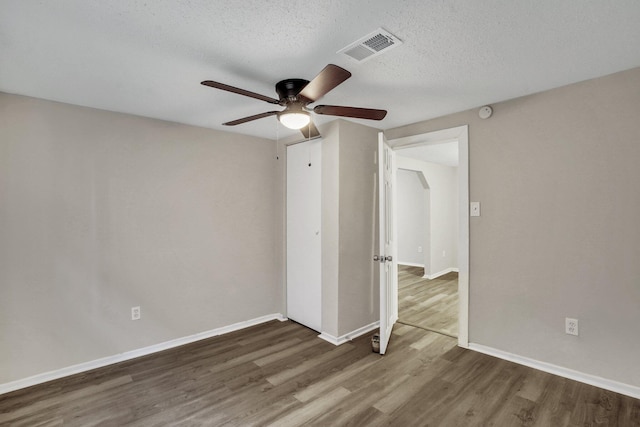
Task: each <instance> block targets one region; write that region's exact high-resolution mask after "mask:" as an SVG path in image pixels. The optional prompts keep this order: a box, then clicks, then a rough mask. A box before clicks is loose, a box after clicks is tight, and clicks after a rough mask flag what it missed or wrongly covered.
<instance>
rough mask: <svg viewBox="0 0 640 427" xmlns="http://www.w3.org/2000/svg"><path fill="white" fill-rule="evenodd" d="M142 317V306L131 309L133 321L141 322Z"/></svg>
mask: <svg viewBox="0 0 640 427" xmlns="http://www.w3.org/2000/svg"><path fill="white" fill-rule="evenodd" d="M140 317H142V313H141V312H140V306H137V307H131V320H140Z"/></svg>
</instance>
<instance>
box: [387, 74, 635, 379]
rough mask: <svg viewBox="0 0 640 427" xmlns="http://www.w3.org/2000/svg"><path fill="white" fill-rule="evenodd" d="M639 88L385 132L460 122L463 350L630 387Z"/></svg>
mask: <svg viewBox="0 0 640 427" xmlns="http://www.w3.org/2000/svg"><path fill="white" fill-rule="evenodd" d="M639 88H640V68H636V69H633V70H629V71H626V72H622V73H617V74H614V75H610V76H606V77H603V78H599V79H595V80H590V81H586V82H582V83H578V84H574V85H570V86H566V87H562V88H559V89H555V90H551V91H548V92H543V93H540V94H536V95H531V96H527V97H523V98H518V99H514V100H511V101H507V102H502V103H498V104H495V105H494V115H493V117H491V118H490V119H488V120H480V119H479V118H478V116H477V110H476V109H474V110H471V111H467V112H462V113H458V114H453V115H450V116H446V117H442V118H439V119H436V120H429V121H425V122H421V123H416V124H412V125H409V126H405V127H401V128H396V129H391V130H389V131H387V132H386V135H387V138H389V139H393V138H398V137H404V136H408V135H415V134H420V133H424V132H428V131H433V130H438V129H444V128H450V127H454V126H459V125H465V124H468V125H469V161H470V199H471V200H474V201H480V202H481V203H482V216H481V217H479V218H471V219H470V279H469V288H470V336H469V339H470V342H472V343H476V344H481V345H485V346H488V347H492V348H495V349H498V350H502V351H506V352H510V353H513V354H516V355H520V356H524V357H528V358H531V359H535V360H538V361H543V362H547V363H551V364H555V365H558V366H562V367H566V368H570V369H574V370H576V371H579V372H583V373H586V374H591V375H596V376H600V377H603V378H606V379H610V380H614V381H619V382H622V383H626V384H630V385H634V386H640V369H638V360H640V341H639V340H638V336H640V309H639V307H640V262H639V260H640V226H639V223H638V221H639V220H640V191H638V183H640V166H639V161H640V125H639V124H640V122H639V120H638V118H639V117H640V90H639ZM565 317H574V318H577V319H579V321H580V336H579V337H574V336H569V335H566V334H565V333H564V319H565Z"/></svg>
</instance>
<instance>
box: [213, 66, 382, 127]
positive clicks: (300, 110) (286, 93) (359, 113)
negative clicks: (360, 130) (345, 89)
mask: <svg viewBox="0 0 640 427" xmlns="http://www.w3.org/2000/svg"><path fill="white" fill-rule="evenodd" d="M349 77H351V73H350V72H348V71H347V70H345V69H344V68H341V67H338V66H337V65H333V64H329V65H327V66H326V67H324V69H323V70H322V71H320V74H318V75H317V76H316V77H314V79H313V80H311V81H308V80H304V79H286V80H281V81H279V82H278V83H277V84H276V93H277V94H278V96H279V99H275V98H271V97H269V96H265V95H261V94H259V93H255V92H251V91H248V90H244V89H240V88H237V87H234V86H229V85H227V84H224V83H219V82H214V81H212V80H205V81H203V82H202V83H201V84H203V85H205V86H209V87H212V88H214V89H220V90H225V91H227V92H232V93H236V94H238V95H244V96H248V97H249V98H254V99H259V100H261V101H264V102H268V103H269V104H278V105H281V106H283V107H285V109H284V110H283V111H268V112H265V113H260V114H255V115H253V116H249V117H243V118H241V119H237V120H232V121H230V122H226V123H223V125H225V126H236V125H239V124H242V123H247V122H250V121H252V120H257V119H262V118H264V117H269V116H277V117H278V120H279V121H280V123H282V124H283V125H285V126H286V127H288V128H289V129H299V130H300V131H301V132H302V134H303V135H304V137H305V138H314V137H316V136H319V135H320V133H319V132H318V129H317V128H316V127H315V125H314V124H313V120H311V114H310V112H313V113H315V114H324V115H330V116H340V117H352V118H357V119H367V120H382V119H384V117H385V116H386V115H387V112H386V110H376V109H373V108H359V107H343V106H339V105H316V106H315V107H314V108H308V107H307V106H308V105H309V104H311V103H313V102H316V101H317V100H318V99H320V98H322V97H323V96H324V95H326V94H327V93H328V92H329V91H331V90H333V89H334V88H335V87H336V86H338V85H339V84H341V83H342V82H344V81H345V80H347V79H348V78H349Z"/></svg>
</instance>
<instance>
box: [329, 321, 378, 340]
mask: <svg viewBox="0 0 640 427" xmlns="http://www.w3.org/2000/svg"><path fill="white" fill-rule="evenodd" d="M379 327H380V322H373V323H370V324H368V325H365V326H363V327H361V328H358V329H356V330H355V331H351V332H349V333H346V334H344V335H341V336H339V337H335V336H333V335H331V334H328V333H326V332H322V333H321V334H320V335H318V338H322V339H323V340H325V341H327V342H330V343H331V344H333V345H342V344H344V343H346V342H349V341H351V340H352V339H354V338H358V337H359V336H361V335H364V334H366V333H367V332H371V331H373V330H374V329H377V328H379Z"/></svg>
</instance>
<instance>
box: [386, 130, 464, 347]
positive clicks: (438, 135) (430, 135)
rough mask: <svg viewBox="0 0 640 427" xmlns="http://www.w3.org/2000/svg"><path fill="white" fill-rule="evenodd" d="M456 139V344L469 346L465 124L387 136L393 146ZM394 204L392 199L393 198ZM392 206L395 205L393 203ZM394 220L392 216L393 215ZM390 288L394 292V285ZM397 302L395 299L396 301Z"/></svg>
mask: <svg viewBox="0 0 640 427" xmlns="http://www.w3.org/2000/svg"><path fill="white" fill-rule="evenodd" d="M449 141H458V227H459V228H458V298H459V306H458V346H460V347H464V348H468V347H469V126H468V125H463V126H457V127H453V128H448V129H441V130H437V131H432V132H425V133H422V134H418V135H411V136H407V137H402V138H395V139H389V140H387V142H388V144H389V146H390V147H391V148H392V149H393V150H396V149H399V148H409V147H418V146H421V145H433V144H437V143H443V142H449ZM394 204H395V201H394ZM394 209H395V206H394ZM394 220H395V217H394ZM393 292H394V293H395V294H396V295H397V292H398V290H397V282H396V289H393ZM396 306H397V302H396Z"/></svg>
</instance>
